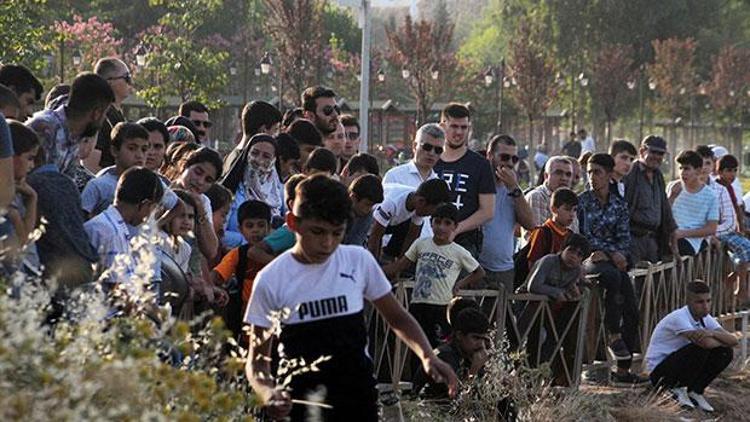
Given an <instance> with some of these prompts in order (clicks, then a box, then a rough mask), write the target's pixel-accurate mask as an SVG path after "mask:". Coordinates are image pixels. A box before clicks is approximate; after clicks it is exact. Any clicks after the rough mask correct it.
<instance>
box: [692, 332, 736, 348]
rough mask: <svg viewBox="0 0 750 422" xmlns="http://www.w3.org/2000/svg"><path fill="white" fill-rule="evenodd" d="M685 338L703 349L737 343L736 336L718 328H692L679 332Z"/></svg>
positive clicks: (729, 345)
mask: <svg viewBox="0 0 750 422" xmlns="http://www.w3.org/2000/svg"><path fill="white" fill-rule="evenodd" d="M681 335H682V336H683V337H685V338H686V339H688V340H690V342H691V343H693V344H695V345H696V346H698V347H700V348H703V349H715V348H717V347H722V346H725V347H734V346H736V345H737V343H738V341H737V338H736V337H735V336H734V335H732V334H730V333H728V332H726V331H724V330H723V329H720V330H692V331H686V332H684V333H682V334H681Z"/></svg>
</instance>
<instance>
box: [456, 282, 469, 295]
mask: <svg viewBox="0 0 750 422" xmlns="http://www.w3.org/2000/svg"><path fill="white" fill-rule="evenodd" d="M467 287H469V284H468V283H467V282H466V280H465V279H464V280H459V281H458V282H456V284H454V285H453V296H458V292H459V290H466V288H467Z"/></svg>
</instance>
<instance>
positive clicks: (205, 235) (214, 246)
mask: <svg viewBox="0 0 750 422" xmlns="http://www.w3.org/2000/svg"><path fill="white" fill-rule="evenodd" d="M193 198H194V199H195V201H196V204H198V206H197V207H196V209H195V212H196V213H197V214H198V217H197V218H196V225H195V237H196V240H197V241H198V249H200V251H201V253H202V254H203V256H205V257H206V259H209V260H210V259H214V257H215V256H216V254H218V253H219V239H218V238H216V232H215V231H214V228H213V226H212V225H211V222H210V221H209V218H208V214H207V213H206V210H205V208H204V207H203V201H202V200H201V197H200V195H193Z"/></svg>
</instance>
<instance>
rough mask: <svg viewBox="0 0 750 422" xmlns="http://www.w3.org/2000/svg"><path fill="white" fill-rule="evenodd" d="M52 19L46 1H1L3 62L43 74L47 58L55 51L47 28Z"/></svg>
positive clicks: (1, 59)
mask: <svg viewBox="0 0 750 422" xmlns="http://www.w3.org/2000/svg"><path fill="white" fill-rule="evenodd" d="M50 15H51V12H50V10H49V9H48V5H47V2H46V1H45V0H4V1H0V40H2V41H1V42H2V48H0V62H2V63H18V64H23V65H26V66H27V67H29V68H30V69H32V71H37V72H39V71H41V70H43V69H44V68H45V66H46V65H47V61H46V59H45V55H46V54H47V53H48V52H49V51H51V50H52V46H51V45H50V43H49V42H50V36H49V34H48V28H47V25H46V24H45V22H48V20H47V18H48V17H49V16H50Z"/></svg>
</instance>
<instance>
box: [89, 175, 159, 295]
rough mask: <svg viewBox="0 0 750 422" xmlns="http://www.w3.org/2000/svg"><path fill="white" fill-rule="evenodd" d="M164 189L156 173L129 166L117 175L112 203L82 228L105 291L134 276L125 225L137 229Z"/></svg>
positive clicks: (156, 203)
mask: <svg viewBox="0 0 750 422" xmlns="http://www.w3.org/2000/svg"><path fill="white" fill-rule="evenodd" d="M163 194H164V188H163V186H162V183H161V180H160V179H159V176H157V175H156V173H154V172H152V171H151V170H148V169H146V168H143V167H131V168H129V169H127V170H125V171H124V172H123V173H122V174H121V175H120V180H119V181H118V183H117V188H116V190H115V201H114V203H113V204H112V205H110V206H109V207H108V208H107V209H106V210H104V211H103V212H102V213H100V214H98V215H97V216H95V217H94V218H92V219H91V220H89V221H88V222H86V224H84V229H85V231H86V234H88V236H89V239H90V241H91V245H92V246H93V247H94V250H96V252H97V253H98V255H99V261H98V273H100V274H102V275H103V281H104V283H105V284H104V287H105V290H110V289H111V288H113V287H114V286H116V285H118V284H121V283H129V282H131V277H133V275H134V274H135V266H134V258H133V251H132V249H131V247H130V232H129V231H128V225H130V226H134V227H135V226H139V225H140V224H141V223H143V221H144V220H145V219H146V218H147V217H148V216H149V215H150V214H151V213H152V212H153V211H154V209H155V208H156V206H157V205H158V204H159V201H161V198H162V195H163Z"/></svg>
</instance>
